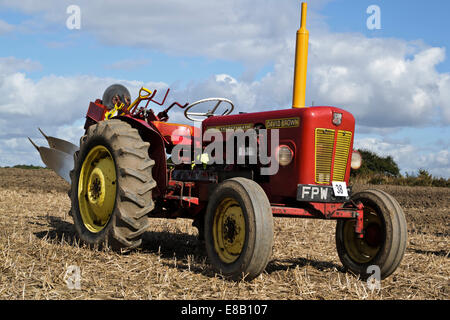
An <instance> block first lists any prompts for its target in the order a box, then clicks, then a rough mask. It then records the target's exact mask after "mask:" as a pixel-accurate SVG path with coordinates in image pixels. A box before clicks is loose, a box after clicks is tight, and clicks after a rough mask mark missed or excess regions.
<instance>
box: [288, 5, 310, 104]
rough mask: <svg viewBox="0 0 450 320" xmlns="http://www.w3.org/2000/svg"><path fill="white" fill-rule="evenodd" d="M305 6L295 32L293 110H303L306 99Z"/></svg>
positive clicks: (307, 37)
mask: <svg viewBox="0 0 450 320" xmlns="http://www.w3.org/2000/svg"><path fill="white" fill-rule="evenodd" d="M306 11H307V4H306V3H305V2H303V3H302V19H301V23H300V29H299V30H298V31H297V42H296V48H295V71H294V93H293V98H292V107H293V108H304V107H305V106H306V105H305V98H306V70H307V66H308V41H309V31H308V30H306Z"/></svg>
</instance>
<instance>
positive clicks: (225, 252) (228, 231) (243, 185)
mask: <svg viewBox="0 0 450 320" xmlns="http://www.w3.org/2000/svg"><path fill="white" fill-rule="evenodd" d="M204 230H205V245H206V251H207V253H208V258H209V260H210V262H211V264H212V266H213V267H214V268H215V269H216V270H217V271H218V272H220V273H222V274H223V275H224V276H225V277H226V278H228V279H232V280H239V279H245V280H247V281H250V280H252V279H254V278H255V277H257V276H258V275H260V274H261V273H262V272H263V271H264V269H265V268H266V266H267V263H268V262H269V259H270V256H271V254H272V247H273V216H272V210H271V207H270V203H269V200H268V199H267V196H266V194H265V193H264V190H263V189H262V188H261V187H260V186H259V185H258V184H257V183H256V182H254V181H252V180H249V179H245V178H232V179H228V180H226V181H224V182H222V183H220V184H219V185H218V186H217V188H216V189H215V190H214V192H213V194H212V195H211V197H210V200H209V203H208V206H207V209H206V215H205V229H204Z"/></svg>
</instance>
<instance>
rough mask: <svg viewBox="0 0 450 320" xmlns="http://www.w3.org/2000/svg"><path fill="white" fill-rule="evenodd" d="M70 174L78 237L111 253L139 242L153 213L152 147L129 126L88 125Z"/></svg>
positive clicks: (115, 122) (113, 123)
mask: <svg viewBox="0 0 450 320" xmlns="http://www.w3.org/2000/svg"><path fill="white" fill-rule="evenodd" d="M80 144H81V146H80V151H79V152H77V153H76V154H75V155H74V160H75V165H74V169H73V170H72V171H71V173H70V175H71V180H72V186H71V191H70V198H71V201H72V208H71V215H72V217H73V220H74V224H75V229H76V231H77V233H78V235H79V237H80V239H81V240H82V241H83V242H85V243H87V244H89V245H96V244H98V245H103V244H107V245H109V246H110V247H111V248H112V249H114V250H120V249H125V248H127V249H128V248H134V247H137V246H139V245H140V244H141V242H142V239H141V237H142V234H143V233H144V232H145V230H146V229H147V228H148V226H149V222H148V217H147V213H149V212H150V211H152V210H153V208H154V203H153V200H152V189H153V188H154V187H155V186H156V182H155V181H154V180H153V177H152V167H153V165H154V161H153V160H151V159H150V158H149V155H148V149H149V146H150V144H149V143H148V142H144V141H142V139H141V137H140V135H139V133H138V131H137V130H136V129H134V128H132V127H131V126H130V125H129V124H127V123H125V122H123V121H121V120H117V119H113V120H108V121H102V122H99V123H97V124H95V125H92V126H90V127H89V129H88V130H87V133H86V135H85V136H83V137H82V138H81V143H80Z"/></svg>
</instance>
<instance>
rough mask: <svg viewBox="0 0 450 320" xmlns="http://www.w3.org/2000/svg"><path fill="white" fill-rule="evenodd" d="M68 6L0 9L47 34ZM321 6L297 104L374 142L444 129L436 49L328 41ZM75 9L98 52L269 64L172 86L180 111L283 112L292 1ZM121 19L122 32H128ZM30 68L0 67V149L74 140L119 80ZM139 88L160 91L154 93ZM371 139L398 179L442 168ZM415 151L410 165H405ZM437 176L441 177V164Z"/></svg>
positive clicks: (331, 37) (295, 10) (407, 148)
mask: <svg viewBox="0 0 450 320" xmlns="http://www.w3.org/2000/svg"><path fill="white" fill-rule="evenodd" d="M71 2H72V1H45V2H44V1H28V0H26V1H7V0H0V5H1V4H3V5H6V6H9V7H13V8H18V9H20V10H22V11H24V12H26V13H29V14H32V15H34V16H35V18H34V20H33V18H32V22H27V23H29V24H30V25H35V24H39V23H41V24H44V25H45V24H47V25H48V24H58V25H60V27H61V28H65V19H66V18H67V15H66V12H65V8H66V7H67V5H69V4H72V3H71ZM324 2H326V1H319V2H313V3H311V4H310V9H312V10H310V11H309V17H308V25H309V29H310V52H309V65H308V83H307V85H308V86H307V104H310V103H311V102H312V101H314V104H315V105H335V106H338V107H342V108H344V109H347V110H349V111H350V112H352V113H353V114H354V115H355V117H356V119H357V123H358V128H362V129H363V130H364V131H365V132H369V131H372V132H373V131H376V132H377V133H379V134H382V135H383V134H385V135H387V134H388V133H389V132H392V130H396V128H398V127H426V126H428V127H429V126H433V125H444V126H445V125H449V124H450V74H449V73H442V72H441V73H440V72H438V71H437V69H436V67H437V65H438V64H439V63H441V62H442V61H444V60H445V58H446V52H445V48H439V47H430V46H427V45H426V44H425V43H422V42H409V41H404V40H401V39H383V38H367V37H365V36H363V35H361V34H351V33H332V32H330V31H328V30H327V28H326V26H324V23H323V20H321V18H320V16H318V15H317V13H316V12H315V11H314V6H315V5H320V4H321V3H322V4H323V3H324ZM78 4H79V5H80V7H81V10H82V31H87V32H89V33H91V34H94V35H95V36H96V37H97V38H98V39H100V42H102V43H107V44H109V45H113V46H115V45H118V46H129V47H130V46H131V47H139V48H140V47H144V48H148V49H152V50H158V51H162V52H166V53H170V54H171V55H199V56H201V57H206V58H213V59H226V60H234V61H239V62H241V63H243V64H244V65H245V67H246V68H247V69H248V70H247V71H248V72H249V74H251V73H252V72H255V70H258V69H259V68H260V67H261V66H263V65H266V64H267V63H270V64H271V65H272V66H273V68H272V70H271V71H270V72H268V73H267V74H266V75H264V76H263V77H262V78H260V79H258V80H253V78H252V77H251V76H249V77H247V76H246V75H244V76H243V77H241V78H240V79H236V78H233V77H231V76H229V75H227V74H218V75H211V76H210V77H209V78H207V79H204V80H202V81H192V82H189V83H188V84H187V85H186V87H183V88H180V87H178V88H177V87H176V86H175V88H174V89H173V90H172V91H171V95H170V96H169V99H175V100H178V101H180V102H182V103H184V102H186V101H189V102H193V101H195V100H198V99H201V98H205V97H211V96H222V97H225V98H231V99H232V100H233V101H234V102H235V105H236V111H245V112H252V111H262V110H270V109H280V108H289V107H290V105H291V99H292V79H293V67H294V46H295V43H294V41H295V30H296V29H297V28H298V23H299V3H297V2H295V1H268V0H263V1H259V2H258V5H255V2H254V1H238V0H233V1H221V2H211V1H206V0H194V1H191V2H189V3H186V2H185V1H181V0H180V1H175V0H164V1H163V0H154V1H148V2H142V1H137V0H133V1H119V0H112V1H107V2H102V1H87V0H82V1H79V2H78ZM123 12H127V14H126V15H124V14H123ZM131 17H132V19H133V23H129V21H130V19H131ZM274 17H276V19H275V18H274ZM127 63H128V68H129V67H130V63H131V62H130V61H118V62H117V63H116V64H115V65H111V66H109V67H112V68H114V67H115V68H124V65H125V67H127V66H126V65H127ZM36 68H39V63H37V62H33V61H30V60H21V59H17V58H14V57H8V58H0V96H2V97H3V98H2V100H1V102H0V112H1V113H2V119H0V127H1V130H0V139H12V138H23V136H24V135H27V134H31V132H33V133H32V134H35V128H36V127H37V126H42V127H43V129H45V127H48V129H47V131H49V132H48V133H49V134H54V135H57V134H60V135H63V136H65V137H67V138H68V139H73V138H75V137H76V136H77V134H78V132H80V122H77V121H80V120H79V119H83V117H84V113H85V112H86V108H87V104H88V102H89V101H90V100H93V99H95V98H96V97H101V94H102V93H103V90H104V89H105V88H106V87H107V86H108V85H110V84H111V83H115V82H118V80H117V79H112V78H99V77H94V76H87V75H78V76H72V77H61V76H56V75H51V76H45V77H43V78H41V79H38V80H34V79H31V78H29V77H28V76H27V73H26V72H30V71H33V70H36ZM187 80H189V79H187ZM121 82H122V83H124V84H126V85H127V86H128V87H129V88H130V89H131V91H132V93H133V95H134V96H135V95H136V94H137V90H138V88H139V86H141V85H142V82H139V81H121ZM145 85H146V86H148V87H157V88H161V89H162V88H164V87H167V84H164V83H152V84H145ZM173 114H174V117H173V119H174V121H177V122H182V121H183V116H182V114H181V113H180V112H174V113H173ZM17 119H20V124H21V125H18V123H19V121H18V120H17ZM4 128H7V130H3V129H4ZM32 130H33V131H32ZM5 132H7V134H6V133H5ZM373 139H375V140H373V141H369V140H367V141H365V140H362V141H361V143H363V142H364V143H367V144H368V145H371V146H375V147H374V148H375V151H378V152H385V153H388V152H392V153H393V154H392V155H393V156H395V157H397V158H394V159H398V161H399V163H400V164H401V166H402V169H403V168H404V169H405V170H416V169H417V168H418V167H417V166H422V165H423V166H429V167H434V168H436V170H440V169H442V165H443V164H445V163H447V162H446V161H448V150H443V151H442V152H441V151H436V150H433V151H430V152H425V151H423V150H421V149H420V148H419V147H417V146H415V145H414V144H412V143H410V142H402V143H395V142H391V141H385V140H380V139H379V138H373ZM9 143H10V144H11V143H13V142H9ZM3 148H6V145H5V143H3ZM9 148H11V147H9ZM418 152H419V153H420V155H421V156H420V157H414V155H415V154H418ZM445 152H447V153H445ZM410 158H414V161H412V160H411V159H410ZM0 162H1V159H0ZM442 172H447V176H450V173H448V165H447V169H445V167H444V169H443V171H442Z"/></svg>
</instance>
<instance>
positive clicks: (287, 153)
mask: <svg viewBox="0 0 450 320" xmlns="http://www.w3.org/2000/svg"><path fill="white" fill-rule="evenodd" d="M293 158H294V151H292V149H291V148H289V147H288V146H286V145H281V146H279V147H278V151H277V160H278V163H279V164H280V165H281V166H283V167H285V166H287V165H288V164H290V163H291V162H292V159H293Z"/></svg>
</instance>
